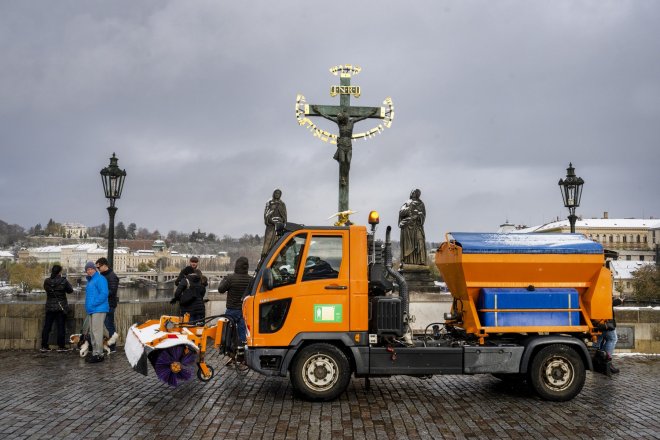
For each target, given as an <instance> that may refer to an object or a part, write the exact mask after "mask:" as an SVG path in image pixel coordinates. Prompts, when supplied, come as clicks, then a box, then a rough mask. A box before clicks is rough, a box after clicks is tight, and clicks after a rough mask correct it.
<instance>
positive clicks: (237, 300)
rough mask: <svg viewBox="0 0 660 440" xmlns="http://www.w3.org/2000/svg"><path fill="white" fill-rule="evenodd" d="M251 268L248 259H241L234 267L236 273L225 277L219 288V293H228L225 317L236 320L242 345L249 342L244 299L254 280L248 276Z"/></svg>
mask: <svg viewBox="0 0 660 440" xmlns="http://www.w3.org/2000/svg"><path fill="white" fill-rule="evenodd" d="M249 268H250V264H249V262H248V259H247V258H245V257H239V258H238V259H237V260H236V264H235V266H234V273H233V274H231V275H227V276H226V277H224V278H223V279H222V281H221V282H220V285H219V286H218V292H220V293H225V292H227V310H225V315H228V316H231V317H232V318H234V319H235V320H236V322H237V324H238V337H239V339H240V343H241V345H245V343H246V340H247V332H246V330H245V319H243V297H244V295H245V293H246V292H247V288H248V286H249V285H250V283H251V282H252V279H253V277H252V276H251V275H248V269H249Z"/></svg>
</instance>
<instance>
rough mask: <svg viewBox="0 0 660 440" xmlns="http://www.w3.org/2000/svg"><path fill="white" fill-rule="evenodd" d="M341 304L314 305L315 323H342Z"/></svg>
mask: <svg viewBox="0 0 660 440" xmlns="http://www.w3.org/2000/svg"><path fill="white" fill-rule="evenodd" d="M341 321H342V306H341V304H314V322H341Z"/></svg>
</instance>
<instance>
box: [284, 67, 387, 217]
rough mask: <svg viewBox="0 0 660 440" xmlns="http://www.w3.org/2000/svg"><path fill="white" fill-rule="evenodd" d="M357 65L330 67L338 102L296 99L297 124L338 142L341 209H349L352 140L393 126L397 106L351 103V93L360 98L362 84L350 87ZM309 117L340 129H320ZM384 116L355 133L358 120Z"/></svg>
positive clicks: (325, 139)
mask: <svg viewBox="0 0 660 440" xmlns="http://www.w3.org/2000/svg"><path fill="white" fill-rule="evenodd" d="M360 70H361V69H360V68H359V67H357V66H351V65H348V64H346V65H343V66H336V67H333V68H331V69H330V72H331V73H332V74H334V75H335V76H336V75H339V77H340V85H339V86H332V87H331V88H330V96H333V97H334V96H337V95H339V105H338V106H336V105H308V104H306V103H305V97H304V96H302V95H298V98H297V100H296V118H297V119H298V124H300V125H305V126H307V127H308V128H309V129H310V131H312V133H313V134H314V136H316V137H318V138H320V139H321V140H323V141H325V142H330V143H333V144H337V151H336V152H335V155H334V159H335V160H336V161H337V162H339V203H338V207H339V212H344V211H348V209H349V208H348V188H349V171H350V168H351V159H352V157H353V139H364V138H370V137H373V136H375V135H376V134H378V133H380V132H382V131H383V130H384V128H383V127H390V125H391V124H392V120H393V119H394V105H393V104H392V99H390V98H387V99H386V100H385V101H384V102H383V103H384V104H385V105H386V107H357V106H353V107H352V106H351V101H350V100H351V95H353V96H354V97H355V98H359V97H360V94H361V91H360V87H359V86H351V76H353V75H357V74H358V73H360ZM309 116H321V117H323V118H325V119H328V120H330V121H332V122H334V123H335V124H337V127H338V129H339V136H337V135H336V134H332V133H329V132H327V131H325V130H322V129H320V128H318V127H317V126H316V125H315V124H314V123H313V122H312V121H311V119H309ZM369 118H371V119H382V120H383V122H382V123H381V124H379V125H377V126H376V127H374V128H372V129H371V130H368V131H366V132H362V133H357V134H355V133H353V127H354V126H355V123H357V122H360V121H362V120H365V119H369Z"/></svg>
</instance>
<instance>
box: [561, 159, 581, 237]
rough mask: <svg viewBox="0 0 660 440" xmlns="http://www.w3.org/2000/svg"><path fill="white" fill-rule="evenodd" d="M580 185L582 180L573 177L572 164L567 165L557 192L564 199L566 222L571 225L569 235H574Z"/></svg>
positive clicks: (573, 169)
mask: <svg viewBox="0 0 660 440" xmlns="http://www.w3.org/2000/svg"><path fill="white" fill-rule="evenodd" d="M582 185H584V180H582V178H581V177H577V176H576V175H575V168H573V163H569V164H568V168H566V179H559V190H560V191H561V197H562V198H563V199H564V206H565V207H567V208H568V221H569V222H570V224H571V234H574V233H575V221H576V220H577V216H576V215H575V208H577V207H578V206H580V197H582Z"/></svg>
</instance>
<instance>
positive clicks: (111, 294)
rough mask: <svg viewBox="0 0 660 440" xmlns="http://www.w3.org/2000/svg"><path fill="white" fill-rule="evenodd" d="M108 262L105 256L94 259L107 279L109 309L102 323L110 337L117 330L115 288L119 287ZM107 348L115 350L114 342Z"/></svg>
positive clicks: (117, 302)
mask: <svg viewBox="0 0 660 440" xmlns="http://www.w3.org/2000/svg"><path fill="white" fill-rule="evenodd" d="M108 264H109V262H108V259H107V258H105V257H101V258H99V259H98V260H96V268H97V269H98V270H99V272H101V275H103V276H104V277H105V279H106V280H107V281H108V305H109V306H110V311H109V312H108V313H107V314H106V315H105V321H104V322H103V324H104V325H105V328H107V329H108V334H109V335H110V337H112V336H113V335H114V334H115V333H116V332H117V329H116V327H115V309H116V308H117V304H119V295H117V290H118V289H119V277H118V276H117V274H116V273H115V272H114V271H113V270H112V269H111V268H110V266H108ZM109 348H110V352H111V353H114V352H116V351H117V345H116V344H112V345H110V346H109Z"/></svg>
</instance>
